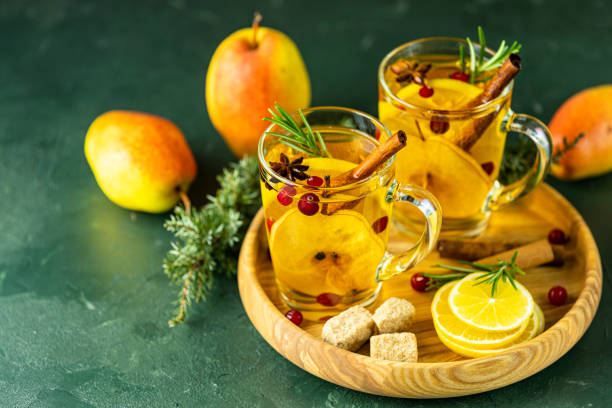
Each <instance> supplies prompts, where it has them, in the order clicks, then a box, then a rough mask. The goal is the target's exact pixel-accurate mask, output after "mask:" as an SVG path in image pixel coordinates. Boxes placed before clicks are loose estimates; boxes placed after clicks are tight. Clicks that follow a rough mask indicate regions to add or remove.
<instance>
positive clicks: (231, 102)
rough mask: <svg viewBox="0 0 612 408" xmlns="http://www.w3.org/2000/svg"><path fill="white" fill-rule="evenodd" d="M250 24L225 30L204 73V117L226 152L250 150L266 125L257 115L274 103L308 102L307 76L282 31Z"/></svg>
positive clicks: (298, 105)
mask: <svg viewBox="0 0 612 408" xmlns="http://www.w3.org/2000/svg"><path fill="white" fill-rule="evenodd" d="M260 20H261V16H260V15H259V14H256V15H255V20H254V22H253V26H252V27H250V28H243V29H241V30H238V31H236V32H234V33H233V34H231V35H230V36H229V37H227V38H226V39H225V40H223V41H222V42H221V44H219V46H218V47H217V49H216V51H215V53H214V55H213V57H212V59H211V61H210V65H209V66H208V72H207V74H206V107H207V109H208V115H209V116H210V119H211V121H212V123H213V125H214V127H215V128H216V129H217V131H218V132H219V133H220V134H221V136H223V138H224V139H225V142H226V143H227V145H228V146H229V148H230V149H231V150H232V152H233V153H234V154H235V155H236V156H238V157H242V156H244V155H247V154H255V152H256V150H257V141H258V140H259V137H260V136H261V134H262V133H263V131H264V130H265V128H266V127H267V126H268V125H269V123H268V122H265V121H263V120H262V119H263V118H264V117H265V116H268V115H269V113H268V108H272V107H273V106H274V103H275V102H278V103H279V104H280V105H281V106H283V107H284V108H285V109H286V110H287V111H288V112H290V113H293V112H296V111H297V110H298V109H302V108H307V107H308V106H309V105H310V80H309V78H308V72H307V71H306V66H305V65H304V61H303V59H302V56H301V54H300V52H299V50H298V48H297V47H296V45H295V43H294V42H293V41H292V40H291V39H290V38H289V37H288V36H286V35H285V34H283V33H281V32H280V31H277V30H273V29H271V28H266V27H259V22H260Z"/></svg>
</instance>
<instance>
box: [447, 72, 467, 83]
mask: <svg viewBox="0 0 612 408" xmlns="http://www.w3.org/2000/svg"><path fill="white" fill-rule="evenodd" d="M450 78H451V79H456V80H457V81H463V82H468V81H469V80H470V76H469V75H468V74H466V73H465V72H461V71H455V72H453V73H452V74H451V75H450Z"/></svg>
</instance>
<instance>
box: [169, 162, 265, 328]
mask: <svg viewBox="0 0 612 408" xmlns="http://www.w3.org/2000/svg"><path fill="white" fill-rule="evenodd" d="M217 181H218V182H219V185H220V188H219V189H218V190H217V193H216V194H215V196H208V200H209V202H208V204H206V205H204V206H203V207H202V208H200V209H195V208H190V207H191V206H190V205H188V201H187V202H186V205H185V206H183V205H177V206H176V207H175V208H174V214H172V215H171V216H170V219H169V220H167V221H166V222H165V224H164V227H165V228H166V229H167V230H168V231H170V232H172V233H173V234H174V236H175V238H176V241H174V242H172V243H171V248H170V250H169V251H168V253H167V255H166V258H165V259H164V263H163V268H164V273H165V274H166V275H167V276H168V277H169V278H170V280H171V281H172V283H174V284H177V285H180V286H181V289H180V290H179V294H178V300H177V301H176V303H177V304H178V309H177V310H176V315H175V317H174V318H173V319H171V320H170V321H169V322H168V325H169V326H170V327H173V326H175V325H176V324H178V323H181V322H183V321H184V320H185V317H186V316H187V308H188V306H190V305H191V303H192V302H193V301H194V300H195V301H196V302H199V301H200V300H202V299H206V295H207V294H208V293H210V290H211V289H212V287H213V282H214V275H215V274H216V273H220V272H225V273H226V274H227V275H235V274H236V260H237V258H238V251H239V247H240V245H239V244H240V242H241V241H242V239H243V238H244V234H245V232H246V228H247V226H248V222H249V220H250V219H251V218H252V217H253V215H254V214H255V212H256V211H257V208H258V207H259V203H260V201H259V167H258V163H257V160H256V159H255V158H254V157H246V158H244V159H242V160H240V161H239V162H238V163H232V164H231V165H230V167H229V168H226V169H224V170H223V172H222V173H221V174H220V175H219V176H218V177H217Z"/></svg>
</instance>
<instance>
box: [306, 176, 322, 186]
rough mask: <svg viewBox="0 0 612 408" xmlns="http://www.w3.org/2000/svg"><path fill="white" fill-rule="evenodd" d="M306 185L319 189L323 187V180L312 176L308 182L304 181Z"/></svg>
mask: <svg viewBox="0 0 612 408" xmlns="http://www.w3.org/2000/svg"><path fill="white" fill-rule="evenodd" d="M306 184H308V185H309V186H311V187H319V186H322V185H323V179H322V178H321V177H317V176H312V177H310V178H309V179H308V180H306Z"/></svg>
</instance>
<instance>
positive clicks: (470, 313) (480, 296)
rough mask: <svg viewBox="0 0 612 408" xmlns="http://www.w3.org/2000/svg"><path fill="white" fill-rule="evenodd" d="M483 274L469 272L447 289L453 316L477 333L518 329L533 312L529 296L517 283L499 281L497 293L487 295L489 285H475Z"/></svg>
mask: <svg viewBox="0 0 612 408" xmlns="http://www.w3.org/2000/svg"><path fill="white" fill-rule="evenodd" d="M483 275H484V274H483V273H472V274H470V275H468V276H466V277H465V278H463V279H461V280H460V281H459V283H457V285H456V286H455V287H454V288H453V289H452V290H451V292H450V294H449V297H448V302H449V305H450V308H451V310H452V311H453V314H454V315H455V316H457V317H458V318H459V319H460V320H462V321H463V322H465V323H466V324H468V325H470V326H472V327H474V328H476V329H480V330H490V331H508V330H514V329H516V328H518V327H519V326H521V325H522V324H523V323H524V322H525V321H526V320H527V319H529V316H531V314H532V313H533V309H534V301H533V298H532V297H531V294H530V293H529V291H528V290H527V288H525V287H524V286H523V285H521V284H520V283H519V282H516V281H515V282H514V284H515V285H516V289H514V287H513V286H512V284H511V283H510V282H509V281H504V280H502V279H500V280H499V281H498V284H497V292H496V294H495V296H494V297H492V296H491V285H489V284H487V283H483V284H480V285H475V283H477V281H476V280H477V279H478V278H480V277H482V276H483Z"/></svg>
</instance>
